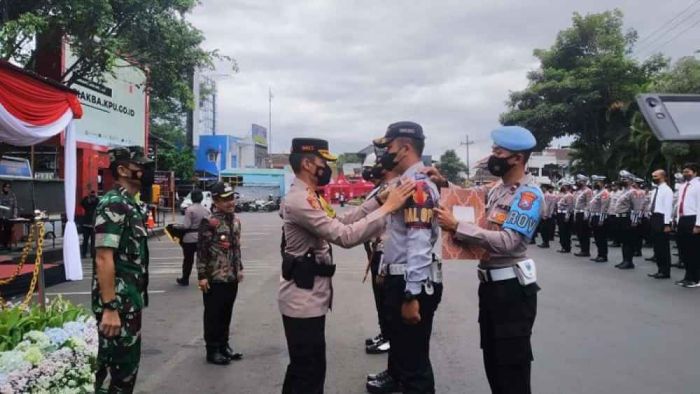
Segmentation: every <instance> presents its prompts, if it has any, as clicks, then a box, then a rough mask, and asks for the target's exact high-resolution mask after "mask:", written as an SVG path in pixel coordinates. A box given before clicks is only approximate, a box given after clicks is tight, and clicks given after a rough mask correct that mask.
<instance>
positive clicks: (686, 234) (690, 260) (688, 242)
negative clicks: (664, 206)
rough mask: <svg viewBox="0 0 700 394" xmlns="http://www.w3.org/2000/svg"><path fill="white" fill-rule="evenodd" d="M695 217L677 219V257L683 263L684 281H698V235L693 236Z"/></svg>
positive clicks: (699, 255) (699, 243) (699, 240)
mask: <svg viewBox="0 0 700 394" xmlns="http://www.w3.org/2000/svg"><path fill="white" fill-rule="evenodd" d="M694 227H695V215H692V216H681V217H680V219H678V231H677V234H676V237H677V240H678V241H677V242H678V255H679V256H680V257H681V260H682V261H683V263H685V278H684V279H685V280H688V281H692V282H698V281H700V234H693V228H694Z"/></svg>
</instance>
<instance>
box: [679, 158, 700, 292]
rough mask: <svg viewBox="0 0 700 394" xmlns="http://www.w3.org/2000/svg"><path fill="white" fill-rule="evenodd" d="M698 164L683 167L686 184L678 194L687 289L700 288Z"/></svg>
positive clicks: (699, 191)
mask: <svg viewBox="0 0 700 394" xmlns="http://www.w3.org/2000/svg"><path fill="white" fill-rule="evenodd" d="M697 175H698V164H697V163H687V164H685V165H684V166H683V178H684V179H685V183H684V184H683V186H682V187H681V189H680V191H679V193H678V208H677V209H678V213H677V215H678V230H677V234H678V253H679V255H680V258H681V260H682V261H683V262H684V263H685V278H683V280H681V281H678V282H676V284H677V285H679V286H683V287H685V288H700V214H699V213H700V212H698V211H700V179H698V177H697Z"/></svg>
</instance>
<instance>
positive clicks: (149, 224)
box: [146, 212, 156, 230]
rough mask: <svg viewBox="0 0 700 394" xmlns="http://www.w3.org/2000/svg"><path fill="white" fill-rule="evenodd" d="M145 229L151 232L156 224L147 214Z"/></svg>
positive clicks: (151, 216) (150, 215)
mask: <svg viewBox="0 0 700 394" xmlns="http://www.w3.org/2000/svg"><path fill="white" fill-rule="evenodd" d="M146 227H148V229H149V230H153V229H154V228H155V227H156V222H155V221H154V220H153V214H151V213H150V212H149V213H148V219H146Z"/></svg>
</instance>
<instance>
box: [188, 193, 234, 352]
mask: <svg viewBox="0 0 700 394" xmlns="http://www.w3.org/2000/svg"><path fill="white" fill-rule="evenodd" d="M211 196H212V199H213V203H214V205H213V207H212V213H211V216H210V217H208V218H204V219H201V221H200V225H199V233H198V236H199V237H198V240H197V278H198V279H199V289H200V290H201V291H202V300H203V301H204V342H205V344H206V349H207V362H209V363H211V364H217V365H226V364H228V363H229V362H230V361H231V360H240V359H241V358H242V357H243V356H242V355H241V354H240V353H236V352H234V351H233V349H232V348H231V346H230V345H229V330H230V327H231V316H232V314H233V304H234V302H235V301H236V295H237V294H238V284H239V283H240V282H241V281H242V280H243V262H242V260H241V222H240V221H239V219H238V218H237V217H236V215H235V213H234V209H235V207H236V203H235V198H234V193H233V187H232V186H230V185H229V184H227V183H222V182H218V183H216V184H214V186H212V188H211Z"/></svg>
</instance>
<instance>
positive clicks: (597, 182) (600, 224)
mask: <svg viewBox="0 0 700 394" xmlns="http://www.w3.org/2000/svg"><path fill="white" fill-rule="evenodd" d="M605 179H606V178H605V177H604V176H602V175H593V176H591V180H592V181H593V189H594V190H595V192H594V194H593V198H592V199H591V204H590V214H591V228H592V229H593V238H594V239H595V245H596V249H598V255H597V256H596V257H595V258H594V259H591V261H594V262H596V263H605V262H607V261H608V228H607V226H606V223H607V221H606V219H607V217H606V216H607V211H608V206H609V205H610V192H609V191H608V190H607V189H606V188H605Z"/></svg>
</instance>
